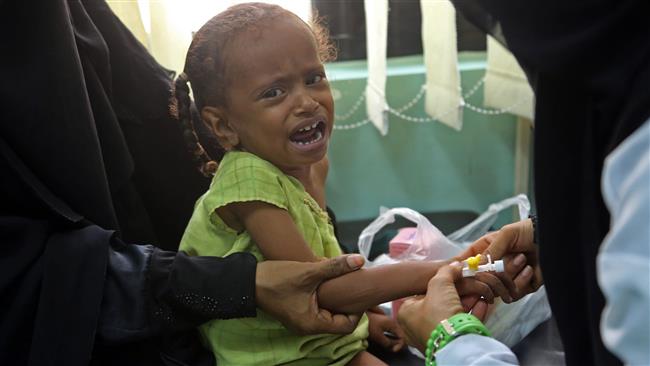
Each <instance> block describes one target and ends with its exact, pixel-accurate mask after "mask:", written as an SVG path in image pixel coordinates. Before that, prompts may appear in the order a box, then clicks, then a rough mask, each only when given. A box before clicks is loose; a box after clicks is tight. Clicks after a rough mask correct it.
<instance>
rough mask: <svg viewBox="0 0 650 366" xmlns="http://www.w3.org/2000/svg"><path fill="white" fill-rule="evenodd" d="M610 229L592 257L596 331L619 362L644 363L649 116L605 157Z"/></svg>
mask: <svg viewBox="0 0 650 366" xmlns="http://www.w3.org/2000/svg"><path fill="white" fill-rule="evenodd" d="M602 190H603V197H604V199H605V203H606V205H607V208H608V209H609V212H610V216H611V226H610V231H609V233H608V234H607V236H606V237H605V240H604V241H603V244H602V245H601V247H600V252H599V254H598V259H597V271H598V283H599V284H600V288H601V289H602V291H603V294H604V296H605V302H606V305H605V309H604V310H603V315H602V318H601V324H600V327H601V333H602V337H603V342H604V344H605V346H606V347H607V348H608V349H609V350H610V351H611V352H612V353H614V354H615V355H616V356H618V357H619V358H620V359H621V360H622V361H623V362H624V363H625V364H629V365H649V364H650V120H648V121H647V122H645V124H644V125H643V126H642V127H641V128H639V129H638V130H637V131H636V132H635V133H634V134H632V135H631V136H630V137H628V138H627V139H626V140H625V141H623V143H621V145H619V147H617V148H616V149H615V150H614V151H613V152H612V153H611V154H610V155H609V156H608V157H607V159H606V160H605V165H604V168H603V179H602Z"/></svg>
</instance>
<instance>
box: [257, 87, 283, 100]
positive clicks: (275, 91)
mask: <svg viewBox="0 0 650 366" xmlns="http://www.w3.org/2000/svg"><path fill="white" fill-rule="evenodd" d="M280 95H282V89H280V88H271V89H269V90H267V91H265V92H264V93H262V98H264V99H270V98H277V97H279V96H280Z"/></svg>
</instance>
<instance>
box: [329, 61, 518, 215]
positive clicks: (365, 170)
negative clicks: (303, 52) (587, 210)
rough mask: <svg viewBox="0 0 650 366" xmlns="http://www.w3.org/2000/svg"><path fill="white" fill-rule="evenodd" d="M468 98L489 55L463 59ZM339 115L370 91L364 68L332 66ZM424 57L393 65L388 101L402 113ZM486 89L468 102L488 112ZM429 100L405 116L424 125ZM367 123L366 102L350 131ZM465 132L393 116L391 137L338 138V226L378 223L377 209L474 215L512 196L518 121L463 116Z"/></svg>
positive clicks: (365, 131)
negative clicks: (375, 219)
mask: <svg viewBox="0 0 650 366" xmlns="http://www.w3.org/2000/svg"><path fill="white" fill-rule="evenodd" d="M460 69H461V78H462V88H463V94H465V93H466V92H467V91H468V90H469V89H470V88H471V87H472V86H473V85H475V84H476V82H477V81H479V80H480V79H481V77H482V76H483V74H484V70H485V55H484V53H466V54H461V59H460ZM327 72H328V78H329V80H330V82H331V85H332V88H333V89H334V94H335V98H336V94H339V93H340V96H341V98H340V99H338V100H336V113H337V114H343V113H345V112H347V111H348V110H349V109H350V108H351V107H352V105H353V104H354V102H355V101H356V100H357V98H358V97H359V95H360V94H361V93H362V91H363V90H364V89H365V84H366V75H367V72H366V65H365V61H346V62H339V63H332V64H329V65H327ZM424 78H425V76H424V67H423V66H422V57H421V56H408V57H400V58H395V59H390V60H389V61H388V81H387V88H386V89H387V99H388V103H389V104H390V105H391V106H392V107H394V108H396V107H400V106H402V105H404V104H405V103H407V102H408V101H410V100H411V99H412V98H413V97H414V96H415V95H416V94H417V92H418V91H419V90H420V86H421V85H422V84H423V83H424ZM482 101H483V94H482V88H480V89H479V90H478V91H477V92H476V93H475V94H474V95H473V96H472V97H470V98H469V99H468V102H469V103H471V104H473V105H476V106H483V103H482ZM423 103H424V98H423V99H422V100H420V102H419V103H418V104H416V105H415V106H414V107H413V108H411V109H410V110H408V111H406V112H405V114H408V115H412V116H416V117H425V113H424V104H423ZM365 118H366V112H365V102H364V103H363V104H362V105H361V108H359V109H358V110H357V112H356V113H355V115H354V116H353V117H352V118H350V119H349V120H345V121H337V122H336V123H337V124H340V125H344V124H350V123H354V122H357V121H360V120H363V119H365ZM463 118H464V122H463V128H462V130H461V131H460V132H458V131H455V130H453V129H451V128H449V127H447V126H446V125H443V124H441V123H439V122H436V121H434V122H427V123H413V122H408V121H404V120H401V119H399V118H397V117H395V116H393V115H390V120H389V130H388V135H386V136H381V135H380V134H379V132H378V131H377V130H376V128H375V127H374V126H373V125H372V124H366V125H364V126H362V127H359V128H356V129H351V130H334V132H333V137H332V141H331V144H330V148H329V157H330V173H329V177H328V181H327V201H328V205H329V206H330V207H332V208H333V209H334V211H335V212H336V214H337V218H338V219H339V221H348V220H358V219H367V218H373V217H376V216H377V215H378V212H379V207H380V206H386V207H397V206H405V207H410V208H412V209H415V210H418V211H420V212H441V211H455V210H469V211H474V212H477V213H480V212H483V211H485V210H486V209H487V206H488V205H489V204H490V203H492V202H496V201H499V200H502V199H504V198H507V197H510V196H512V195H513V192H514V176H513V174H514V155H515V154H514V151H515V136H516V117H514V116H512V115H509V114H504V115H484V114H479V113H477V112H474V111H472V110H469V109H467V108H465V109H464V115H463Z"/></svg>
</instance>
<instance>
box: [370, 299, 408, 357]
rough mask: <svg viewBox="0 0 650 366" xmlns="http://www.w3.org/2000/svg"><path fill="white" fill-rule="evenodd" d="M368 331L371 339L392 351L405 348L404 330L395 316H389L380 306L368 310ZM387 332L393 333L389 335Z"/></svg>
mask: <svg viewBox="0 0 650 366" xmlns="http://www.w3.org/2000/svg"><path fill="white" fill-rule="evenodd" d="M366 314H367V315H368V321H369V324H368V332H369V333H370V337H369V338H370V340H371V341H372V342H374V343H377V344H378V345H380V346H382V347H384V348H386V349H388V350H390V351H392V352H398V351H400V350H401V349H402V348H404V344H405V341H404V332H403V331H402V328H400V326H399V325H398V324H397V322H396V321H395V320H393V318H391V317H389V316H387V315H386V314H385V313H384V311H383V310H381V309H380V308H379V307H378V306H376V307H374V308H372V309H370V310H368V311H367V312H366ZM385 332H387V333H389V334H391V336H387V335H386V334H385Z"/></svg>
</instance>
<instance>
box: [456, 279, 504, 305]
mask: <svg viewBox="0 0 650 366" xmlns="http://www.w3.org/2000/svg"><path fill="white" fill-rule="evenodd" d="M456 290H457V291H458V295H460V296H461V297H462V296H464V295H477V296H479V297H480V296H482V297H484V298H485V299H486V300H487V301H488V302H489V303H492V302H493V301H494V296H495V293H494V292H493V289H492V288H490V286H489V285H488V284H487V283H485V282H481V281H479V280H477V279H474V278H464V279H462V280H461V281H459V282H458V283H457V284H456ZM461 302H462V301H461Z"/></svg>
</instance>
